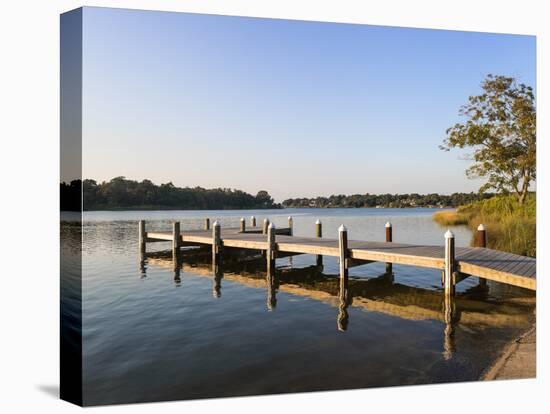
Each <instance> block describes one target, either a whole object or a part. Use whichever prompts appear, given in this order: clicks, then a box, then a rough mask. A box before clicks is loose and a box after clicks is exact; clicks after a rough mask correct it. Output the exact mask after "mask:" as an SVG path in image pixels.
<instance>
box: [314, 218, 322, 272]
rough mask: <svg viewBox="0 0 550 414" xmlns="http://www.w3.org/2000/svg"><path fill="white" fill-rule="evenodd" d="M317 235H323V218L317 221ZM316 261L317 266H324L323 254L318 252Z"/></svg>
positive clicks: (319, 236)
mask: <svg viewBox="0 0 550 414" xmlns="http://www.w3.org/2000/svg"><path fill="white" fill-rule="evenodd" d="M315 237H317V238H321V237H323V223H321V220H317V221H316V222H315ZM316 261H317V266H319V267H322V266H323V255H322V254H318V255H317V260H316Z"/></svg>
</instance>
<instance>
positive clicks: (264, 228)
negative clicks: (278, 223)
mask: <svg viewBox="0 0 550 414" xmlns="http://www.w3.org/2000/svg"><path fill="white" fill-rule="evenodd" d="M268 227H269V219H267V218H265V219H264V226H263V227H262V234H267V228H268Z"/></svg>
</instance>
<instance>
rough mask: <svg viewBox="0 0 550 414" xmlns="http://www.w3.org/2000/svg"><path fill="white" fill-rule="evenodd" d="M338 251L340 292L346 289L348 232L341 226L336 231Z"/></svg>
mask: <svg viewBox="0 0 550 414" xmlns="http://www.w3.org/2000/svg"><path fill="white" fill-rule="evenodd" d="M338 249H339V256H338V257H339V261H340V263H339V265H340V292H344V291H347V288H348V253H349V252H348V230H347V229H346V226H344V225H343V224H342V225H341V226H340V228H339V229H338Z"/></svg>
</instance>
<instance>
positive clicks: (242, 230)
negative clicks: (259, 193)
mask: <svg viewBox="0 0 550 414" xmlns="http://www.w3.org/2000/svg"><path fill="white" fill-rule="evenodd" d="M245 230H246V222H245V220H244V217H241V228H240V232H241V233H244V232H245Z"/></svg>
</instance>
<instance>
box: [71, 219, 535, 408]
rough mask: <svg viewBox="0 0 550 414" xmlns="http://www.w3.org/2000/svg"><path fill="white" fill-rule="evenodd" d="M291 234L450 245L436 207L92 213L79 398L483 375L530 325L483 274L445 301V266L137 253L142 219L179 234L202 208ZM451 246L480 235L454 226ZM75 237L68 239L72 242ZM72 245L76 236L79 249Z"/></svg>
mask: <svg viewBox="0 0 550 414" xmlns="http://www.w3.org/2000/svg"><path fill="white" fill-rule="evenodd" d="M289 214H291V215H292V216H293V218H294V233H295V235H300V236H313V234H314V223H315V220H317V219H321V220H322V222H323V233H324V236H325V237H336V235H337V228H338V226H339V225H340V224H342V223H343V224H346V225H347V227H348V229H349V237H350V239H358V240H361V239H364V240H383V239H384V224H385V222H386V221H388V220H390V221H391V222H392V224H393V235H394V241H396V242H409V243H419V244H420V243H422V244H443V233H444V231H445V230H446V229H443V228H440V227H438V226H437V225H436V224H434V223H433V221H432V219H431V215H432V214H433V210H428V209H403V210H394V209H353V210H351V209H334V210H317V209H307V210H284V211H281V210H275V211H208V212H206V211H153V212H87V213H85V216H84V219H85V223H84V229H83V234H82V238H83V252H82V264H83V278H82V289H83V301H82V312H83V323H82V329H83V345H82V346H83V354H84V364H83V372H84V379H83V381H84V403H85V404H88V405H90V404H111V403H127V402H142V401H155V400H171V399H188V398H203V397H222V396H237V395H253V394H264V393H284V392H298V391H318V390H334V389H345V388H363V387H380V386H391V385H406V384H426V383H439V382H449V381H462V380H476V379H478V378H479V377H480V375H481V374H482V372H483V370H484V369H486V368H487V367H488V366H489V365H490V363H491V362H492V361H493V360H494V358H495V357H496V356H497V355H498V352H500V350H501V348H502V346H503V345H504V344H505V343H506V342H508V341H510V340H511V339H512V338H514V337H515V336H516V335H517V334H518V333H520V332H522V331H523V330H525V329H526V328H528V327H529V326H530V324H531V323H532V321H533V320H534V302H535V300H534V295H533V294H532V293H530V292H528V291H524V290H521V289H518V288H512V287H508V286H504V285H500V284H497V283H491V282H490V283H489V284H488V288H483V287H480V286H479V285H478V280H477V279H476V278H469V279H466V280H465V281H463V282H461V283H460V284H459V285H458V286H457V288H458V291H457V295H456V299H455V300H454V301H453V302H452V303H447V304H445V303H444V301H443V297H442V294H441V273H440V272H439V271H436V270H429V269H421V268H416V267H407V266H397V265H394V266H393V276H392V275H388V274H386V273H385V264H383V263H372V264H368V265H363V266H358V267H353V268H351V269H350V281H349V285H348V289H347V290H346V292H344V293H345V295H342V292H341V291H340V288H339V280H338V276H337V275H338V265H337V262H336V260H335V259H334V258H327V257H325V258H324V261H323V266H322V267H320V266H317V262H316V257H315V256H308V255H301V256H294V257H291V258H288V257H286V258H280V259H277V268H276V270H275V271H274V272H270V273H269V274H268V273H267V272H266V266H265V259H263V258H262V257H261V255H258V254H254V255H253V254H242V252H232V251H227V252H224V253H223V262H222V264H221V266H220V267H219V268H218V270H217V271H216V272H213V271H212V266H211V254H210V252H209V250H208V249H198V250H193V251H184V252H183V253H182V255H181V257H180V258H179V259H178V260H177V261H176V262H174V260H173V258H172V255H171V254H170V253H168V252H163V250H164V249H169V248H170V245H169V243H155V244H150V245H148V246H147V247H148V255H147V258H146V260H145V261H144V262H140V258H139V255H138V243H137V242H138V233H137V220H139V219H145V220H147V230H153V229H154V230H170V229H171V222H172V221H173V220H179V221H180V222H181V228H182V231H185V230H186V229H196V228H200V227H201V226H202V221H203V218H204V217H207V216H208V217H210V218H211V220H212V221H213V220H214V219H217V220H219V221H220V222H221V224H222V226H237V225H238V222H239V218H240V217H241V216H246V217H249V216H250V215H255V216H256V217H257V218H258V222H260V220H262V219H263V217H266V216H268V217H269V218H270V219H271V220H272V221H274V222H275V224H276V225H278V226H281V227H282V226H285V225H286V223H287V216H288V215H289ZM453 231H454V232H455V235H456V243H457V245H458V246H461V245H462V246H464V245H468V244H469V242H470V237H471V234H470V232H469V230H468V229H467V228H465V227H460V228H454V229H453ZM67 240H70V239H67ZM76 242H78V239H77V238H75V243H76Z"/></svg>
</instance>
